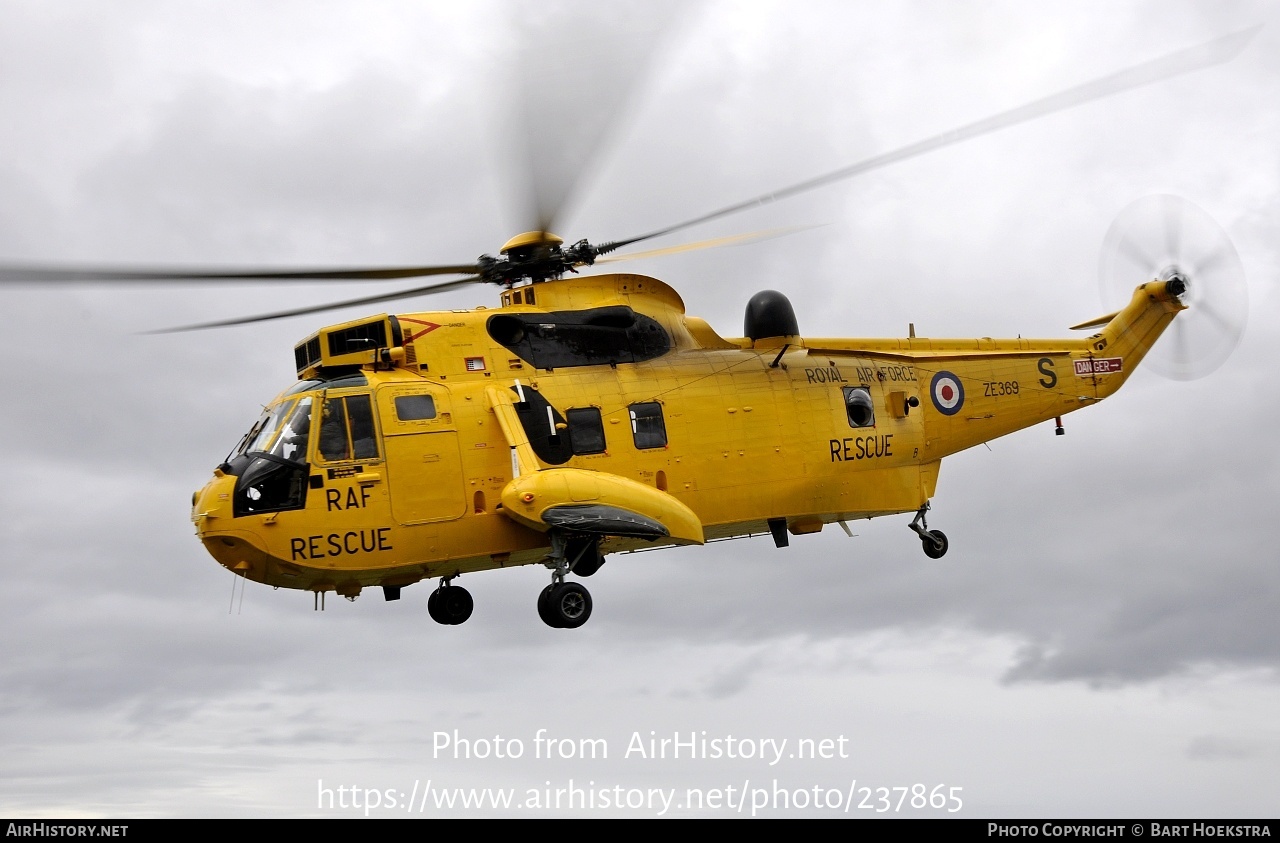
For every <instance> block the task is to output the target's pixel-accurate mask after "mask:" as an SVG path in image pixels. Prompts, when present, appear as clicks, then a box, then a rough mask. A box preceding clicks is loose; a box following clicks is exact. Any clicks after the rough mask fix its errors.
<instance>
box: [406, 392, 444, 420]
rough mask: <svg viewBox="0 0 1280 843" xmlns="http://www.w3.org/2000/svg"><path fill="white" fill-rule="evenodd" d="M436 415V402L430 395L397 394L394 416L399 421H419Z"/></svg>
mask: <svg viewBox="0 0 1280 843" xmlns="http://www.w3.org/2000/svg"><path fill="white" fill-rule="evenodd" d="M435 417H436V402H435V399H433V398H432V397H431V396H430V395H397V396H396V418H398V419H399V420H400V421H420V420H422V419H434V418H435Z"/></svg>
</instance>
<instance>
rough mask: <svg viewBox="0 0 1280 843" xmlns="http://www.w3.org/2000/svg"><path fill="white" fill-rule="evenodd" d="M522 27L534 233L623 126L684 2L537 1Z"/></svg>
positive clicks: (546, 226)
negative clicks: (564, 5) (559, 4)
mask: <svg viewBox="0 0 1280 843" xmlns="http://www.w3.org/2000/svg"><path fill="white" fill-rule="evenodd" d="M529 8H530V10H531V11H530V12H529V13H527V14H526V16H525V17H526V20H524V21H520V22H519V23H518V27H519V29H520V35H521V37H522V39H523V41H524V43H523V45H522V47H521V49H520V50H519V52H518V55H517V61H516V65H517V72H518V74H519V75H518V78H517V80H516V88H517V90H516V93H515V99H516V111H517V119H518V120H519V122H520V126H519V128H520V131H519V132H518V135H519V137H520V140H521V141H522V143H523V146H524V148H523V154H524V156H525V159H526V160H525V162H524V164H525V171H526V174H527V178H528V191H529V206H530V207H529V213H530V215H531V217H532V223H533V225H532V228H531V230H534V231H544V232H547V231H551V230H553V229H554V227H555V224H556V222H557V220H559V221H560V222H563V221H564V220H563V218H562V217H563V214H564V212H565V210H566V208H567V207H568V206H569V204H570V203H571V202H572V201H573V198H574V196H575V195H576V194H577V192H578V190H579V189H580V188H581V187H582V186H583V183H584V181H585V180H586V179H587V176H588V175H589V173H590V170H591V169H592V167H594V166H595V165H597V164H599V162H600V159H601V157H602V156H603V153H604V152H605V151H606V148H607V147H608V146H609V144H610V141H611V139H612V138H613V137H614V136H616V134H617V132H618V130H619V129H620V125H619V123H620V120H621V119H622V118H623V117H624V110H625V109H626V108H627V107H628V105H629V104H630V103H631V102H632V101H633V100H634V99H635V95H636V92H637V89H638V88H639V86H640V84H641V83H642V82H644V81H645V79H646V76H647V74H646V73H645V71H646V69H647V66H648V65H649V63H650V61H651V60H652V58H653V56H654V53H655V49H656V47H657V45H658V44H659V42H660V41H661V40H662V38H663V36H664V35H665V34H666V32H667V31H668V30H669V29H670V28H671V27H672V24H673V23H674V21H675V19H676V16H677V13H678V12H679V11H680V9H679V7H678V6H676V5H675V4H673V3H671V2H667V3H657V4H655V3H654V2H653V0H645V2H640V3H632V4H620V3H605V4H597V5H595V6H588V7H585V8H576V7H575V8H574V9H573V11H572V14H566V13H565V12H566V11H568V10H564V9H562V10H559V11H557V10H556V9H555V8H554V7H553V8H552V9H551V10H548V8H547V7H546V6H545V4H538V5H536V6H531V7H529Z"/></svg>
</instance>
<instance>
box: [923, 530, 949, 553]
mask: <svg viewBox="0 0 1280 843" xmlns="http://www.w3.org/2000/svg"><path fill="white" fill-rule="evenodd" d="M920 543H921V545H923V546H924V555H925V556H928V557H929V558H930V559H941V558H942V557H943V556H945V555H946V553H947V536H946V534H945V533H943V532H942V531H941V530H930V531H929V532H927V533H925V534H924V535H922V536H921V537H920Z"/></svg>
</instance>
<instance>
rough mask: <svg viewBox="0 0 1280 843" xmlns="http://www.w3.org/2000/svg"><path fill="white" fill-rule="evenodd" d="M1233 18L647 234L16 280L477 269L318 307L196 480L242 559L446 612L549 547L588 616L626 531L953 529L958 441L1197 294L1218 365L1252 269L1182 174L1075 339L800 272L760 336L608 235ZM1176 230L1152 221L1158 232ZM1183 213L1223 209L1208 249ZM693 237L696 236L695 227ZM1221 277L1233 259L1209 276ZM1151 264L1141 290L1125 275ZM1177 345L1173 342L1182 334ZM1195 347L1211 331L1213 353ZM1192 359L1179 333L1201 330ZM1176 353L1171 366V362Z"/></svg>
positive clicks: (1159, 71) (1104, 390)
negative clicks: (267, 388) (1035, 334)
mask: <svg viewBox="0 0 1280 843" xmlns="http://www.w3.org/2000/svg"><path fill="white" fill-rule="evenodd" d="M1252 35H1253V31H1249V32H1245V33H1238V34H1235V35H1231V36H1228V37H1226V38H1222V39H1218V40H1216V41H1212V42H1209V43H1207V44H1204V45H1200V46H1198V47H1194V48H1191V49H1189V50H1183V51H1180V52H1178V53H1174V54H1172V55H1169V56H1165V57H1163V58H1161V59H1157V60H1155V61H1153V62H1147V63H1145V64H1143V65H1139V66H1138V67H1135V68H1131V69H1129V70H1126V71H1122V72H1120V73H1117V74H1113V75H1111V76H1108V77H1105V78H1103V79H1100V80H1095V81H1093V82H1090V83H1086V84H1084V85H1080V86H1077V87H1075V88H1072V89H1069V90H1067V91H1064V92H1062V93H1059V94H1055V95H1053V96H1050V97H1046V98H1044V99H1041V100H1037V101H1036V102H1033V103H1030V104H1028V105H1026V106H1023V107H1021V108H1017V109H1013V110H1011V111H1008V112H1004V113H1002V114H999V115H996V116H994V117H992V118H988V119H987V120H983V121H979V122H976V123H972V124H969V125H968V126H965V127H962V128H960V129H958V130H956V131H953V132H948V133H944V134H941V135H938V136H935V137H934V138H930V139H928V140H925V141H922V142H920V143H918V144H914V145H912V146H909V147H905V148H903V149H899V150H896V151H893V152H889V153H885V154H882V155H879V156H876V157H875V158H872V159H868V160H866V161H862V162H859V163H857V164H854V165H852V166H849V167H846V168H842V169H841V170H838V171H835V172H833V173H828V174H826V175H823V176H820V177H817V178H814V179H811V180H809V181H806V182H803V183H801V184H798V185H793V186H790V187H787V188H785V189H782V190H778V191H774V192H773V193H770V194H766V195H764V196H761V197H756V198H753V199H750V200H748V201H746V202H741V203H737V204H735V205H732V206H729V207H726V208H722V209H719V210H717V211H713V212H711V213H709V214H704V215H702V216H699V217H697V218H695V219H691V220H687V221H685V222H681V223H679V224H676V225H672V226H667V227H664V228H662V229H659V230H657V231H653V232H649V233H647V234H644V235H641V236H638V237H631V238H628V239H624V240H619V241H613V242H608V243H604V244H601V245H593V244H591V243H589V242H588V241H586V240H580V241H578V242H575V243H572V244H567V243H566V242H565V241H564V240H562V239H561V238H559V237H557V236H555V235H553V234H551V233H550V230H549V229H550V228H551V218H552V217H553V215H552V214H546V215H541V216H540V218H539V220H538V221H537V222H538V225H537V227H536V228H535V230H533V231H530V232H527V233H525V234H521V235H519V236H517V237H514V238H512V239H511V240H510V241H508V242H507V243H506V244H505V245H504V246H503V247H502V249H501V250H500V252H499V256H498V257H491V256H487V255H485V256H481V257H480V258H479V259H478V260H477V261H475V262H473V263H466V264H458V265H451V266H429V267H401V268H382V269H320V270H316V269H298V270H287V271H279V270H270V271H257V270H235V271H226V270H216V271H205V270H202V271H191V270H187V269H182V270H171V269H137V268H123V269H121V268H105V269H104V268H88V267H29V266H27V267H16V266H10V267H4V268H0V279H2V280H20V281H52V282H62V281H100V280H106V281H117V280H133V279H139V278H154V279H170V280H192V281H216V280H230V279H275V280H290V279H366V280H378V279H394V278H408V277H421V276H438V275H461V276H463V277H462V278H460V279H456V280H449V281H444V282H441V283H435V284H431V285H428V286H425V287H418V288H414V289H410V290H402V291H397V292H394V293H388V294H383V295H377V296H368V297H364V298H361V299H356V300H354V301H345V302H339V303H330V304H324V305H318V306H307V307H300V308H296V309H293V310H289V311H284V312H277V313H271V314H264V315H259V316H254V317H250V318H247V319H235V320H227V321H223V322H211V323H204V324H201V325H194V326H188V327H189V328H211V327H221V326H227V325H234V324H243V323H247V322H256V321H262V320H268V319H278V318H283V317H287V316H297V315H302V314H307V313H314V312H320V311H323V310H328V309H332V308H336V307H347V306H351V305H372V304H377V303H381V302H385V301H391V300H397V299H401V298H406V297H410V296H416V295H422V294H424V293H430V292H438V291H440V290H444V289H452V288H456V287H460V286H463V285H470V284H475V283H492V284H495V285H497V286H499V287H501V288H502V292H501V294H500V306H498V307H496V308H485V307H476V308H474V309H472V310H466V311H445V312H430V311H426V312H409V313H399V314H390V313H383V314H379V315H376V316H371V317H366V318H361V319H356V320H352V321H349V322H344V323H341V324H337V325H332V326H329V327H325V328H322V329H321V330H319V331H317V332H315V333H313V334H311V335H309V336H307V337H306V338H304V339H303V340H302V341H301V342H299V343H298V344H297V345H296V346H295V347H294V359H295V364H296V371H297V375H298V380H297V382H295V383H294V384H292V385H290V386H289V387H288V388H287V389H285V390H284V391H283V392H282V393H281V394H280V395H278V396H277V397H276V398H275V399H273V400H272V401H271V402H270V403H269V404H267V405H266V408H265V410H264V412H263V414H262V416H261V417H260V418H259V419H258V421H257V422H256V423H255V424H254V425H253V426H252V428H251V429H250V430H249V432H248V433H246V434H245V435H244V437H243V438H242V439H241V441H240V442H239V444H238V445H237V446H236V447H235V448H234V449H233V450H232V451H231V453H230V454H228V455H227V457H226V459H225V460H224V461H223V462H222V463H221V464H220V465H219V466H218V467H217V468H215V469H214V472H213V477H212V479H210V480H209V481H208V482H207V483H206V484H205V485H204V487H203V488H201V489H200V490H199V491H197V492H196V493H195V494H194V495H193V497H192V510H191V517H192V521H193V523H194V525H195V529H196V533H197V535H198V536H199V538H200V540H201V541H202V543H203V544H204V546H205V548H206V549H207V550H208V552H209V553H210V554H211V555H212V556H213V557H214V558H215V559H216V560H217V561H218V562H219V563H220V564H221V565H223V566H224V567H226V568H227V569H229V570H231V571H233V572H234V573H236V574H237V575H239V576H241V577H243V578H245V579H247V580H254V581H256V582H261V583H266V584H269V585H273V586H279V587H286V588H296V589H302V590H306V591H310V592H312V593H313V595H314V600H315V602H316V605H317V607H318V608H319V607H322V606H323V600H324V596H325V595H326V594H327V593H328V592H334V593H336V594H338V595H341V596H344V597H347V598H350V599H355V598H356V597H357V596H358V595H360V594H361V593H362V591H363V590H364V589H365V588H370V587H381V589H382V592H383V594H384V596H385V598H386V599H387V600H396V599H399V597H400V594H401V590H402V589H403V588H404V587H406V586H409V585H413V584H415V583H418V582H421V581H424V580H434V581H437V586H436V587H435V588H434V589H433V590H432V591H431V593H430V597H429V598H428V601H427V608H428V612H429V614H430V616H431V617H432V618H433V619H434V620H436V621H438V622H439V623H442V624H447V625H456V624H460V623H462V622H464V621H466V620H467V619H468V618H469V617H470V615H471V613H472V608H473V601H472V597H471V595H470V593H469V592H468V591H467V590H466V589H464V588H463V587H462V586H460V585H458V584H456V583H455V580H456V579H457V578H458V577H460V576H461V575H463V574H469V573H472V572H477V571H483V570H489V569H494V568H506V567H513V566H517V565H528V564H543V565H545V566H546V567H547V568H549V569H550V571H551V582H550V583H549V584H548V585H547V586H546V587H545V588H544V589H543V590H542V591H541V592H540V594H539V595H538V598H537V610H538V614H539V616H540V617H541V618H542V620H543V621H544V622H545V623H546V624H547V625H549V626H551V627H556V628H576V627H578V626H581V625H582V624H583V623H585V622H586V621H587V619H588V618H589V617H590V615H591V612H592V601H591V596H590V594H589V592H588V591H587V589H586V588H585V587H584V586H583V585H582V583H581V582H579V581H578V580H576V579H573V580H571V579H569V575H570V574H572V575H574V576H576V577H579V578H584V577H589V576H591V575H593V574H594V573H595V572H596V571H597V570H598V569H599V568H600V567H601V565H603V564H604V562H605V560H606V558H608V556H609V555H610V554H616V553H621V552H626V551H632V550H637V549H642V548H655V547H661V546H669V545H688V544H703V543H705V542H708V541H712V540H717V539H727V538H734V537H743V536H754V535H761V536H765V535H767V536H770V537H771V538H772V540H773V542H774V543H775V545H776V546H778V547H785V546H787V545H788V544H789V542H790V536H802V535H806V534H810V533H815V532H818V531H820V530H822V529H823V528H824V527H825V526H826V525H828V524H839V525H840V526H841V527H842V528H843V529H845V530H846V532H847V531H848V530H849V528H848V524H847V522H848V521H850V520H853V519H863V518H873V517H876V516H881V515H894V514H913V515H914V517H913V518H912V520H911V521H910V523H909V525H908V526H909V527H910V529H911V530H912V531H913V532H914V533H915V534H916V536H917V537H918V540H919V541H920V544H921V548H922V550H923V552H924V553H925V555H927V556H929V557H931V558H935V559H936V558H940V557H942V556H943V555H944V554H945V553H946V552H947V549H948V541H947V537H946V535H945V534H944V533H943V532H942V531H940V530H937V529H930V527H929V526H928V523H927V513H928V511H929V509H930V501H931V499H932V498H933V496H934V491H935V488H936V484H937V480H938V474H939V469H940V466H941V460H942V459H943V458H944V457H946V456H948V455H950V454H954V453H956V452H958V451H961V450H964V449H966V448H970V447H973V446H975V445H978V444H981V443H984V442H987V441H989V440H991V439H994V438H996V437H999V436H1003V435H1005V434H1008V433H1011V432H1013V431H1016V430H1019V429H1022V428H1024V427H1028V426H1030V425H1033V424H1039V423H1042V422H1049V421H1053V420H1056V431H1057V433H1063V432H1064V428H1063V427H1062V422H1061V418H1062V416H1064V415H1066V414H1067V413H1070V412H1073V411H1075V410H1078V409H1080V408H1082V407H1086V406H1089V405H1091V404H1095V403H1097V402H1099V401H1101V400H1103V399H1105V398H1107V397H1109V396H1110V395H1111V394H1112V393H1114V392H1115V391H1116V390H1117V389H1119V388H1120V386H1121V385H1123V384H1124V382H1125V381H1126V379H1127V378H1128V377H1129V376H1130V375H1131V374H1132V373H1133V372H1134V370H1135V369H1136V368H1137V366H1138V364H1139V363H1140V362H1142V361H1143V359H1144V358H1145V357H1147V355H1148V352H1149V351H1150V350H1151V349H1152V347H1153V345H1154V344H1155V343H1156V340H1157V339H1158V338H1159V337H1160V336H1161V334H1162V333H1163V332H1164V331H1165V329H1166V328H1168V327H1169V326H1170V325H1171V324H1172V323H1173V322H1174V320H1175V318H1179V319H1180V321H1185V320H1186V319H1187V318H1188V317H1179V314H1180V313H1182V312H1183V311H1184V310H1187V309H1188V307H1191V308H1192V311H1193V312H1199V313H1203V314H1205V315H1206V319H1207V324H1208V325H1209V327H1211V328H1217V329H1218V335H1219V339H1217V340H1215V345H1214V346H1213V351H1212V354H1213V355H1214V356H1215V357H1216V362H1219V363H1220V362H1221V359H1224V358H1225V355H1226V354H1229V353H1230V351H1231V350H1232V349H1233V348H1234V346H1235V344H1236V342H1237V341H1238V339H1239V336H1240V326H1241V325H1242V324H1243V312H1242V310H1241V309H1240V308H1241V307H1242V306H1243V295H1242V294H1238V293H1237V294H1236V295H1235V296H1234V300H1233V301H1231V302H1229V306H1227V307H1224V306H1223V305H1221V304H1216V303H1214V302H1212V301H1211V300H1210V299H1209V298H1208V292H1209V291H1210V288H1212V287H1214V286H1218V287H1223V286H1225V287H1228V288H1230V287H1232V286H1233V285H1234V287H1235V288H1236V289H1240V285H1241V284H1242V283H1243V271H1242V270H1241V269H1240V266H1239V259H1238V258H1237V257H1236V255H1235V252H1234V250H1233V249H1232V248H1231V246H1230V242H1229V240H1227V239H1226V237H1225V235H1224V234H1221V232H1220V231H1219V230H1218V229H1216V227H1215V226H1214V225H1213V223H1212V222H1211V221H1206V220H1205V218H1204V217H1203V216H1202V215H1201V214H1200V213H1199V212H1198V210H1197V209H1195V208H1194V206H1189V205H1188V204H1185V203H1181V202H1178V201H1175V200H1172V199H1169V198H1158V199H1156V200H1152V201H1148V202H1145V203H1138V204H1137V205H1135V206H1133V207H1132V208H1131V209H1130V211H1128V212H1126V213H1125V214H1122V216H1121V219H1120V220H1118V222H1117V225H1116V226H1114V227H1113V229H1112V234H1110V235H1109V237H1108V240H1109V244H1108V247H1107V249H1106V250H1104V252H1105V253H1107V254H1110V255H1111V256H1112V259H1111V261H1110V263H1109V264H1108V268H1107V269H1105V270H1104V275H1108V276H1113V277H1115V278H1120V279H1123V280H1124V281H1125V283H1126V284H1128V285H1129V287H1130V289H1132V293H1131V297H1130V299H1129V301H1128V303H1127V304H1125V305H1124V306H1123V307H1122V308H1121V309H1119V310H1118V311H1116V312H1114V313H1111V314H1108V315H1106V316H1103V317H1100V318H1098V319H1093V320H1089V321H1086V322H1083V323H1081V324H1078V325H1076V326H1074V327H1075V328H1077V329H1081V330H1086V331H1090V332H1091V333H1090V334H1089V335H1088V336H1086V337H1085V338H1082V339H1048V340H1040V339H1023V338H1016V339H990V338H981V339H947V340H939V339H933V338H924V337H916V336H915V335H914V330H912V331H911V332H910V336H908V337H906V338H901V339H849V338H815V337H809V336H806V335H804V334H803V332H802V331H801V327H800V320H799V319H798V318H797V315H796V314H795V312H794V311H793V309H792V307H791V305H790V303H789V301H788V300H787V298H786V296H785V295H783V294H782V293H780V292H776V291H772V290H767V291H763V292H761V293H758V294H757V295H755V296H754V297H752V298H751V299H750V300H749V301H748V302H747V305H746V314H745V320H744V330H743V335H742V336H740V337H724V336H721V335H720V334H719V333H717V332H716V331H715V330H713V329H712V327H711V326H710V325H709V324H708V323H707V322H706V321H704V320H702V319H700V318H698V317H695V316H691V315H689V314H687V313H685V308H684V303H683V301H682V300H681V298H680V296H679V294H678V293H677V292H676V291H675V290H674V289H672V288H671V287H670V286H668V285H667V284H665V283H663V282H662V281H659V280H657V279H655V278H651V277H647V276H643V275H636V274H619V273H613V274H602V275H586V276H583V275H578V274H577V270H578V269H580V268H584V267H590V266H594V265H595V264H596V263H597V262H603V261H605V260H609V259H610V258H608V257H607V256H608V255H610V254H612V253H613V252H615V251H617V250H619V249H621V248H623V247H626V246H630V245H632V244H635V243H639V242H642V241H646V240H649V239H653V238H657V237H660V236H663V235H667V234H671V233H674V232H676V231H679V230H682V229H685V228H688V227H691V226H693V225H696V224H699V223H703V222H707V221H709V220H712V219H716V218H720V217H724V216H727V215H729V214H733V213H737V212H740V211H745V210H747V209H750V208H753V207H757V206H759V205H762V204H766V203H769V202H773V201H776V200H778V199H782V198H785V197H787V196H791V195H794V194H797V193H800V192H803V191H807V190H811V189H814V188H817V187H820V186H823V185H826V184H830V183H832V182H835V181H839V180H842V179H846V178H850V177H852V176H854V175H857V174H859V173H862V172H866V171H869V170H871V169H875V168H878V167H883V166H886V165H888V164H891V163H894V162H896V161H899V160H903V159H905V158H908V157H911V156H915V155H920V154H923V153H925V152H928V151H931V150H933V149H937V148H940V147H942V146H945V145H949V144H954V143H957V142H959V141H962V140H965V139H968V138H971V137H975V136H977V135H980V134H983V133H987V132H991V131H995V130H997V129H1000V128H1003V127H1005V126H1009V125H1013V124H1014V123H1018V122H1022V121H1025V120H1029V119H1032V118H1035V117H1038V116H1041V115H1044V114H1047V113H1050V112H1053V111H1059V110H1062V109H1065V108H1069V107H1072V106H1075V105H1079V104H1082V103H1084V102H1088V101H1091V100H1093V99H1097V98H1098V97H1101V96H1109V95H1111V94H1115V93H1118V92H1120V91H1124V90H1129V89H1131V88H1134V87H1137V86H1139V85H1143V84H1148V83H1150V82H1154V81H1157V80H1159V79H1163V78H1167V77H1168V76H1171V75H1174V74H1176V73H1184V72H1188V71H1190V70H1195V69H1198V68H1202V67H1207V66H1210V65H1212V64H1217V63H1220V62H1223V61H1226V60H1228V59H1230V58H1232V57H1233V56H1235V55H1236V54H1237V53H1238V52H1239V51H1240V50H1241V49H1243V47H1244V45H1245V44H1246V43H1247V42H1248V40H1249V38H1250V37H1252ZM1152 228H1155V229H1159V235H1158V236H1157V237H1155V238H1154V239H1155V240H1156V242H1155V243H1154V244H1152V243H1150V242H1149V241H1150V240H1151V239H1153V238H1145V241H1146V242H1144V236H1142V232H1143V230H1144V229H1152ZM1190 229H1196V230H1199V231H1201V232H1208V234H1207V235H1206V237H1204V238H1201V241H1200V242H1201V244H1203V243H1205V242H1208V243H1209V246H1207V247H1204V248H1202V249H1201V251H1200V253H1199V254H1187V253H1186V252H1185V250H1184V248H1183V245H1184V243H1183V241H1184V239H1186V238H1185V234H1186V232H1187V231H1189V230H1190ZM679 248H687V247H679ZM1213 279H1223V283H1222V284H1218V285H1214V284H1206V283H1205V282H1206V281H1207V280H1213ZM1135 283H1136V284H1137V286H1136V289H1133V288H1132V287H1133V284H1135ZM1180 349H1183V350H1184V345H1183V344H1182V343H1177V344H1175V348H1174V350H1175V351H1177V350H1180ZM1202 357H1203V355H1202ZM1184 358H1185V355H1184ZM1174 374H1179V371H1177V370H1175V372H1174Z"/></svg>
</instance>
